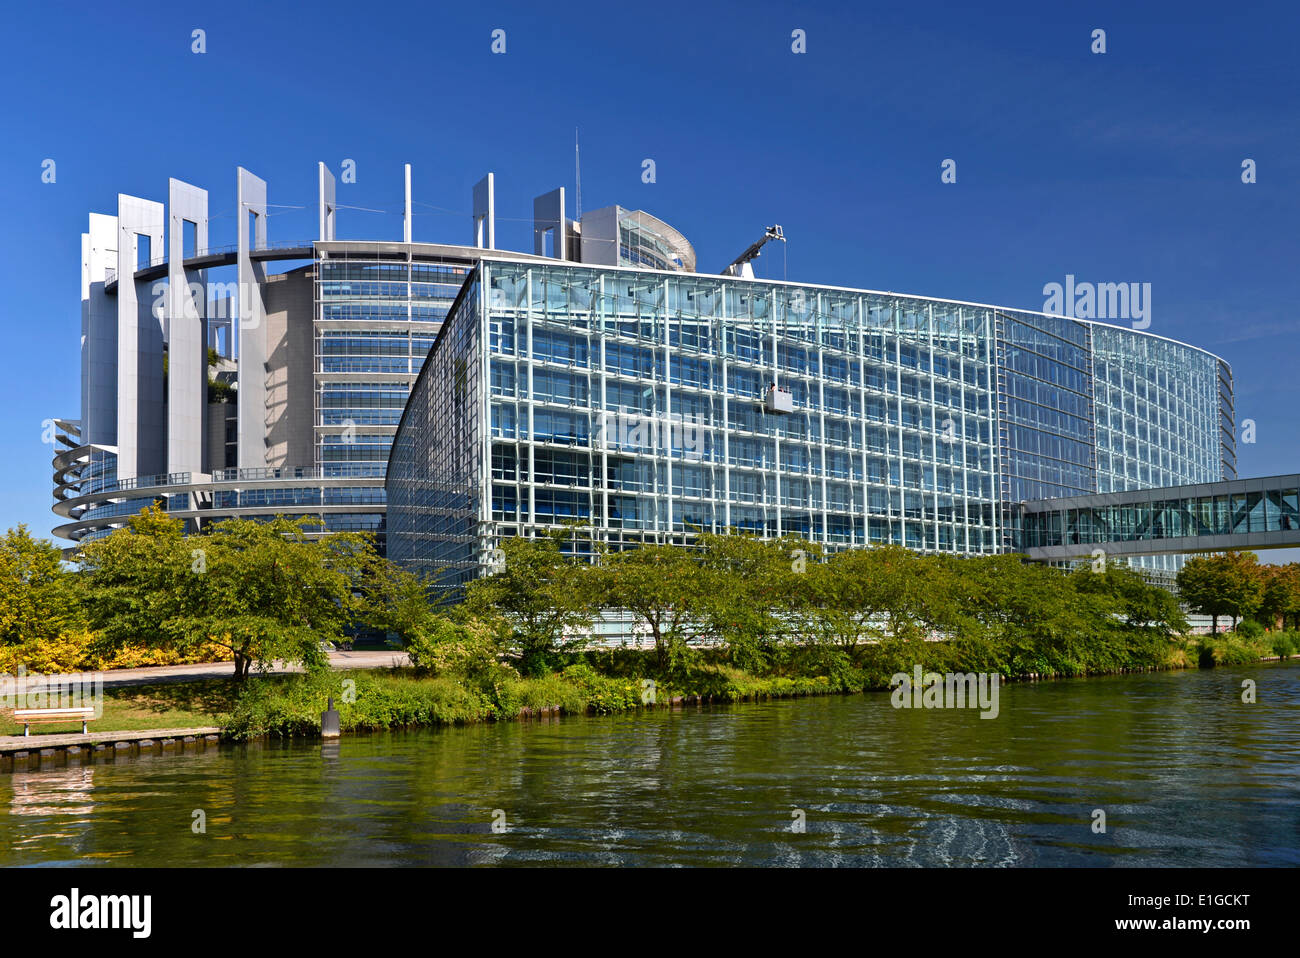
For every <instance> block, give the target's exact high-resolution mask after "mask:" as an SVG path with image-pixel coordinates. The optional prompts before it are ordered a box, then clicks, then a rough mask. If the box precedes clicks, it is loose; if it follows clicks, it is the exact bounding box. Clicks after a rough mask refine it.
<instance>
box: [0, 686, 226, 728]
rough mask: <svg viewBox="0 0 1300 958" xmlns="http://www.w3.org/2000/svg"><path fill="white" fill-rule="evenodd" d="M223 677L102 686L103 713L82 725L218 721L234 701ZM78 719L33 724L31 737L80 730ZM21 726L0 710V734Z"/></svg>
mask: <svg viewBox="0 0 1300 958" xmlns="http://www.w3.org/2000/svg"><path fill="white" fill-rule="evenodd" d="M234 694H235V690H234V688H233V683H232V682H231V681H229V680H227V679H209V680H207V681H203V682H177V683H174V684H160V685H138V686H132V687H129V688H120V689H105V690H104V714H103V716H102V717H101V718H98V719H93V720H91V722H90V724H89V725H88V726H86V728H87V731H91V732H132V731H138V730H141V729H152V728H193V727H197V726H204V725H221V724H223V722H224V721H225V717H226V714H227V713H228V712H229V711H230V707H231V703H232V702H233V701H234ZM80 731H81V722H79V721H77V722H60V723H54V722H51V723H49V724H48V725H45V724H41V725H33V726H32V727H31V736H32V738H37V737H39V736H40V735H66V734H68V733H69V732H80ZM22 734H23V727H22V724H21V723H19V722H15V721H13V718H12V716H11V715H10V713H9V712H8V710H6V711H4V712H0V735H22Z"/></svg>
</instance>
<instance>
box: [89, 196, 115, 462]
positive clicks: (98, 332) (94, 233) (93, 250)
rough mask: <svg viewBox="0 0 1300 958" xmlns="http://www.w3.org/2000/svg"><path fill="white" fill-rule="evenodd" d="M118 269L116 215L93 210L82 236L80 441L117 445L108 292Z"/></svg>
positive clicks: (111, 303) (112, 320) (112, 312)
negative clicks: (111, 274)
mask: <svg viewBox="0 0 1300 958" xmlns="http://www.w3.org/2000/svg"><path fill="white" fill-rule="evenodd" d="M116 268H117V217H116V216H105V215H104V214H102V213H91V214H90V231H89V232H88V233H83V234H82V235H81V441H82V442H83V443H92V442H93V443H101V444H103V445H107V446H112V445H116V443H117V303H116V301H115V300H114V299H112V298H111V297H109V296H107V295H105V293H104V279H105V275H106V273H107V271H108V270H109V269H116Z"/></svg>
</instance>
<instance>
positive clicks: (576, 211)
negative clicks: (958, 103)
mask: <svg viewBox="0 0 1300 958" xmlns="http://www.w3.org/2000/svg"><path fill="white" fill-rule="evenodd" d="M573 178H574V180H575V182H574V184H573V186H574V197H573V218H574V219H575V220H578V221H579V222H581V221H582V157H581V156H580V155H579V153H578V128H577V127H576V126H575V127H574V128H573Z"/></svg>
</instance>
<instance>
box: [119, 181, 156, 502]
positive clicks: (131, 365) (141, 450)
mask: <svg viewBox="0 0 1300 958" xmlns="http://www.w3.org/2000/svg"><path fill="white" fill-rule="evenodd" d="M165 219H166V211H165V208H164V207H163V204H162V203H155V202H153V201H152V200H145V199H141V198H140V197H137V196H126V195H125V194H122V193H119V194H118V197H117V476H118V478H119V479H133V478H136V477H137V476H152V475H157V474H158V473H160V472H163V471H164V470H165V468H166V465H167V462H166V452H165V450H164V446H165V443H166V438H165V437H166V425H165V424H164V422H163V327H162V316H161V315H160V313H161V308H159V309H158V311H157V312H155V306H158V307H161V305H162V304H161V302H158V303H155V299H159V300H161V298H162V284H161V283H158V284H154V283H150V282H148V281H142V282H139V283H137V282H136V280H135V271H136V269H137V267H138V266H144V265H145V260H150V261H152V260H153V259H157V258H160V257H161V256H162V255H163V232H164V225H165ZM146 248H147V253H146V252H145V250H146Z"/></svg>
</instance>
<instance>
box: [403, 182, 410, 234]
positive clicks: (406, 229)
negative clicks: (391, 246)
mask: <svg viewBox="0 0 1300 958" xmlns="http://www.w3.org/2000/svg"><path fill="white" fill-rule="evenodd" d="M402 242H403V243H409V242H411V164H410V163H407V164H406V212H405V213H404V214H403V216H402Z"/></svg>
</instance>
